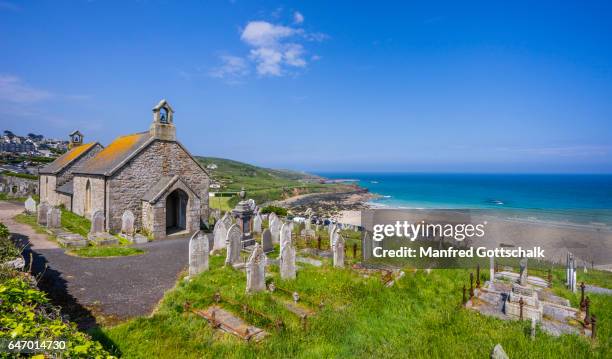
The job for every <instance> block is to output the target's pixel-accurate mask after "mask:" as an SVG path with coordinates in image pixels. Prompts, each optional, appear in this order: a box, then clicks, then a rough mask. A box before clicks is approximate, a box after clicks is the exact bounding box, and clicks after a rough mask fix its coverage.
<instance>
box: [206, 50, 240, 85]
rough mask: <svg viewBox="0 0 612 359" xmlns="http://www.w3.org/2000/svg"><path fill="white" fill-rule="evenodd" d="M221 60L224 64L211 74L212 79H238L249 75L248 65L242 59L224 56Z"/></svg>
mask: <svg viewBox="0 0 612 359" xmlns="http://www.w3.org/2000/svg"><path fill="white" fill-rule="evenodd" d="M220 59H221V62H222V64H221V66H219V67H217V68H214V69H212V70H211V71H210V72H209V75H210V76H211V77H215V78H225V79H226V78H234V79H236V78H238V77H242V76H246V75H248V74H249V67H248V63H247V61H246V60H245V59H243V58H242V57H239V56H231V55H222V56H220Z"/></svg>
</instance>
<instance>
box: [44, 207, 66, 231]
mask: <svg viewBox="0 0 612 359" xmlns="http://www.w3.org/2000/svg"><path fill="white" fill-rule="evenodd" d="M61 226H62V211H61V210H60V209H59V208H57V207H50V208H49V210H48V211H47V228H60V227H61Z"/></svg>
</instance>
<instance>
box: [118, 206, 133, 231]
mask: <svg viewBox="0 0 612 359" xmlns="http://www.w3.org/2000/svg"><path fill="white" fill-rule="evenodd" d="M134 219H135V218H134V213H132V211H130V210H127V211H125V212H123V214H122V215H121V233H123V234H125V235H127V236H133V235H134Z"/></svg>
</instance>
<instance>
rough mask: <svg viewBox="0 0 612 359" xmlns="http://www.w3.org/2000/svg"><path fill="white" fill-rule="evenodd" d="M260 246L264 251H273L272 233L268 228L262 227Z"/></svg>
mask: <svg viewBox="0 0 612 359" xmlns="http://www.w3.org/2000/svg"><path fill="white" fill-rule="evenodd" d="M261 246H262V248H263V251H264V253H270V252H272V251H274V244H273V243H272V234H271V233H270V230H269V229H268V228H266V229H264V231H263V233H262V234H261Z"/></svg>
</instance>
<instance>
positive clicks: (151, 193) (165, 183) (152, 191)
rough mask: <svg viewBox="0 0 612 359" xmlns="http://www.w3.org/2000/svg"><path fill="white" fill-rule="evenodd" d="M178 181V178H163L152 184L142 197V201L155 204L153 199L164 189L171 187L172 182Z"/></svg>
mask: <svg viewBox="0 0 612 359" xmlns="http://www.w3.org/2000/svg"><path fill="white" fill-rule="evenodd" d="M177 179H178V176H173V177H170V176H163V177H162V178H160V180H159V181H158V182H157V183H156V184H154V185H153V186H152V187H151V188H149V190H148V191H147V192H145V194H144V195H143V196H142V200H143V201H147V202H155V199H156V198H157V197H158V196H159V195H160V194H161V193H163V192H165V189H166V188H168V187H170V186H172V185H173V184H174V182H176V180H177Z"/></svg>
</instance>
